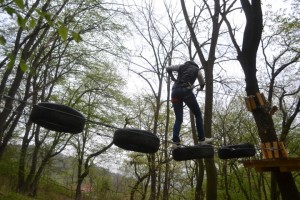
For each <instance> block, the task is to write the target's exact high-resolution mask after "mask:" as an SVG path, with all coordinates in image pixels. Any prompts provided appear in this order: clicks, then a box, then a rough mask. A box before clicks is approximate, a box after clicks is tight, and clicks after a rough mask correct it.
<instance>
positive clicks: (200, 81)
mask: <svg viewBox="0 0 300 200" xmlns="http://www.w3.org/2000/svg"><path fill="white" fill-rule="evenodd" d="M198 82H199V85H200V88H199V90H200V91H202V90H203V88H204V86H205V81H204V78H203V76H202V74H201V71H200V70H199V71H198Z"/></svg>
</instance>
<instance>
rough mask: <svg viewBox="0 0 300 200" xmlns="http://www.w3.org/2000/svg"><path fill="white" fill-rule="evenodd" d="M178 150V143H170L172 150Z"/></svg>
mask: <svg viewBox="0 0 300 200" xmlns="http://www.w3.org/2000/svg"><path fill="white" fill-rule="evenodd" d="M177 148H180V142H172V149H177Z"/></svg>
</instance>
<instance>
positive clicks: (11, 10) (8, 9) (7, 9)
mask: <svg viewBox="0 0 300 200" xmlns="http://www.w3.org/2000/svg"><path fill="white" fill-rule="evenodd" d="M5 11H6V12H7V14H9V15H10V16H12V15H13V14H14V13H16V10H15V9H13V8H12V7H9V6H8V7H6V8H5Z"/></svg>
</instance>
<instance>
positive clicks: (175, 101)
mask: <svg viewBox="0 0 300 200" xmlns="http://www.w3.org/2000/svg"><path fill="white" fill-rule="evenodd" d="M181 90H182V89H181V88H175V89H173V90H172V95H171V98H172V99H171V101H172V105H173V109H174V113H175V123H174V126H173V138H172V141H173V142H180V138H179V133H180V129H181V124H182V122H183V102H182V98H181V96H180V95H181V92H182V91H181Z"/></svg>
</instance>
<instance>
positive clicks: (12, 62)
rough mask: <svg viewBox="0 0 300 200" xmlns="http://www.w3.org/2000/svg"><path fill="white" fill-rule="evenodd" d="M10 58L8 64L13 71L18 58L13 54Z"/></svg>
mask: <svg viewBox="0 0 300 200" xmlns="http://www.w3.org/2000/svg"><path fill="white" fill-rule="evenodd" d="M8 57H9V62H8V64H7V68H8V69H12V68H13V67H14V64H15V61H16V58H15V57H14V56H13V55H12V54H9V55H8Z"/></svg>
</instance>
